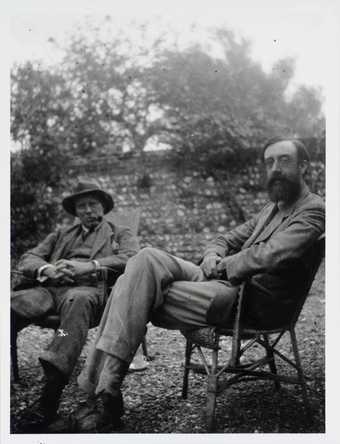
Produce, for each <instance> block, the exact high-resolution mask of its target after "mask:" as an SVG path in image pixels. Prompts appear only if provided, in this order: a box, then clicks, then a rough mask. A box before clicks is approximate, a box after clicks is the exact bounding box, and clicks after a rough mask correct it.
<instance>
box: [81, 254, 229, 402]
mask: <svg viewBox="0 0 340 444" xmlns="http://www.w3.org/2000/svg"><path fill="white" fill-rule="evenodd" d="M219 294H223V295H225V297H229V295H230V298H235V294H236V292H235V288H234V287H231V286H230V285H229V283H228V282H225V281H218V280H207V279H206V277H205V276H204V274H203V271H202V270H201V268H200V267H199V266H197V265H195V264H193V263H191V262H188V261H185V260H183V259H180V258H177V257H175V256H172V255H170V254H168V253H166V252H164V251H161V250H158V249H155V248H144V249H143V250H141V251H140V252H139V253H138V254H137V255H136V256H134V257H132V258H131V259H130V260H129V261H128V263H127V266H126V269H125V273H124V274H123V275H122V276H120V277H119V279H118V280H117V282H116V284H115V286H114V287H113V290H112V292H111V295H110V298H109V300H108V302H107V304H106V307H105V310H104V313H103V316H102V319H101V322H100V325H99V329H98V332H97V337H96V339H95V342H94V344H93V346H92V348H91V350H90V352H89V355H88V358H87V360H86V363H85V367H84V369H83V371H82V373H81V374H80V375H79V378H78V383H79V385H80V387H81V388H82V389H84V390H85V391H87V392H89V393H94V394H97V393H100V392H102V391H105V392H108V393H112V394H115V393H116V392H117V390H118V389H119V387H120V384H121V382H122V379H123V377H124V375H125V373H126V368H127V367H128V364H129V363H130V362H131V360H132V359H133V356H134V354H135V352H136V350H137V348H138V346H139V344H140V342H141V341H142V339H143V337H144V334H145V331H146V325H147V323H148V322H149V321H151V322H152V323H153V324H154V325H157V326H160V327H163V328H167V329H179V330H182V331H183V330H188V329H192V328H197V327H204V326H207V322H206V313H207V310H208V308H209V306H210V304H211V301H212V299H213V298H214V297H215V296H217V295H219ZM117 358H118V359H117Z"/></svg>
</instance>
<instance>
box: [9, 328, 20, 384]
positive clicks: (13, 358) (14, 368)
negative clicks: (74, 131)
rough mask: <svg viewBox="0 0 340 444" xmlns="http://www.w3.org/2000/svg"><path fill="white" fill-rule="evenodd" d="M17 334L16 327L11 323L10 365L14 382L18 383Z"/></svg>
mask: <svg viewBox="0 0 340 444" xmlns="http://www.w3.org/2000/svg"><path fill="white" fill-rule="evenodd" d="M17 338H18V332H17V329H16V326H15V324H14V323H13V322H11V365H12V372H13V373H12V374H13V379H14V382H19V380H20V376H19V366H18V344H17Z"/></svg>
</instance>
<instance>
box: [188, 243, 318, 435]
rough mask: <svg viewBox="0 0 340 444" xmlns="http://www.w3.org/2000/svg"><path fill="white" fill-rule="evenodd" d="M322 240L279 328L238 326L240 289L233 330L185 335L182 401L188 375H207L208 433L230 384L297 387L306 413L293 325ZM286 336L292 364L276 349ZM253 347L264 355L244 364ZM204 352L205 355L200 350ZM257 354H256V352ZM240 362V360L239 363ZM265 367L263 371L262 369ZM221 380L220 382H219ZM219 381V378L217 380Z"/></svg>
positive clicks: (214, 329) (212, 329) (207, 329)
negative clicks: (285, 370) (228, 344)
mask: <svg viewBox="0 0 340 444" xmlns="http://www.w3.org/2000/svg"><path fill="white" fill-rule="evenodd" d="M324 249H325V236H324V235H322V236H321V237H320V238H319V239H318V240H317V241H316V243H315V245H314V246H313V247H312V249H311V256H309V257H310V259H311V260H310V269H309V282H308V283H307V285H306V288H305V292H304V293H303V294H301V296H300V299H299V300H298V301H297V304H296V308H295V312H294V314H293V316H292V318H291V319H290V321H289V322H288V323H287V324H286V325H284V326H281V327H279V328H274V329H262V328H261V329H256V328H249V327H247V326H246V325H243V324H242V321H241V311H242V302H243V296H244V295H243V288H244V286H243V287H242V288H241V291H240V293H239V296H238V301H237V309H236V315H235V321H234V326H233V328H225V329H224V328H217V327H205V328H200V329H197V330H193V331H192V332H190V333H186V334H185V336H186V339H187V341H186V350H185V363H184V376H183V388H182V397H183V398H187V394H188V378H189V371H190V370H192V371H196V372H199V373H204V374H206V375H207V383H208V384H207V403H206V422H207V429H208V431H212V430H213V428H214V422H215V406H216V397H217V395H218V394H220V393H221V392H222V391H224V390H226V389H227V388H228V387H230V386H231V385H232V384H235V383H237V382H240V381H244V380H248V381H250V380H256V379H264V380H271V381H273V382H274V385H275V388H276V389H279V388H280V383H281V382H284V383H290V384H298V385H299V386H300V387H301V390H302V396H303V401H304V405H305V408H306V411H307V413H310V405H309V401H308V397H307V384H306V379H309V378H307V377H306V376H305V375H304V373H303V370H302V366H301V361H300V356H299V351H298V344H297V340H296V334H295V324H296V322H297V320H298V317H299V315H300V312H301V310H302V307H303V305H304V302H305V300H306V298H307V295H308V293H309V290H310V287H311V285H312V283H313V280H314V277H315V274H316V272H317V270H318V268H319V266H320V263H321V261H322V259H323V257H324ZM286 332H287V333H288V334H289V336H290V341H291V345H292V350H293V355H294V361H292V360H291V359H289V358H288V357H287V356H285V355H284V354H283V353H282V352H281V351H279V350H278V349H277V347H278V346H279V342H280V340H281V338H282V336H283V335H284V334H285V333H286ZM225 336H232V348H231V357H230V359H229V361H228V362H225V363H222V365H219V363H218V357H219V351H220V349H221V348H222V347H221V344H222V342H221V339H222V338H223V337H225ZM253 346H256V347H258V346H260V347H259V348H260V350H262V351H264V355H263V356H261V357H257V358H256V360H255V361H254V359H252V360H251V362H247V361H246V356H245V354H246V352H248V351H250V350H251V348H252V347H253ZM203 349H205V351H204V350H203ZM206 349H207V350H211V363H209V362H208V359H207V354H208V353H209V352H207V351H206ZM194 350H197V352H198V355H199V358H200V362H201V364H195V363H192V362H191V356H192V352H193V351H194ZM257 353H258V352H257ZM241 358H242V359H241ZM275 358H280V359H281V360H282V361H284V362H285V363H287V364H288V365H289V366H291V367H293V368H294V369H295V370H296V373H297V376H296V377H293V376H286V375H281V374H280V375H279V374H278V372H277V367H276V363H275ZM267 365H268V367H269V371H268V370H264V369H263V367H264V366H267ZM222 376H224V378H223V379H224V380H223V381H220V378H221V377H222ZM221 379H222V378H221Z"/></svg>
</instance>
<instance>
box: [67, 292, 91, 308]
mask: <svg viewBox="0 0 340 444" xmlns="http://www.w3.org/2000/svg"><path fill="white" fill-rule="evenodd" d="M65 296H66V297H65V303H66V304H67V305H77V306H91V305H92V304H93V302H94V297H93V293H90V292H88V291H85V290H82V289H81V288H74V289H72V290H69V291H68V292H67V294H66V295H65Z"/></svg>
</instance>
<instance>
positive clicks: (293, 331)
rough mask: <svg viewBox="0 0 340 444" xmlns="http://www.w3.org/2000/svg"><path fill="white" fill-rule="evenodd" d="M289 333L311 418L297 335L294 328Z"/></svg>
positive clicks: (306, 406)
mask: <svg viewBox="0 0 340 444" xmlns="http://www.w3.org/2000/svg"><path fill="white" fill-rule="evenodd" d="M289 332H290V338H291V341H292V347H293V353H294V358H295V363H296V366H297V373H298V378H299V380H300V385H301V389H302V397H303V401H304V404H305V409H306V413H307V415H309V416H310V414H311V407H310V403H309V400H308V395H307V384H306V379H305V376H304V374H303V370H302V366H301V360H300V355H299V351H298V346H297V340H296V334H295V330H294V328H290V330H289Z"/></svg>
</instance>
